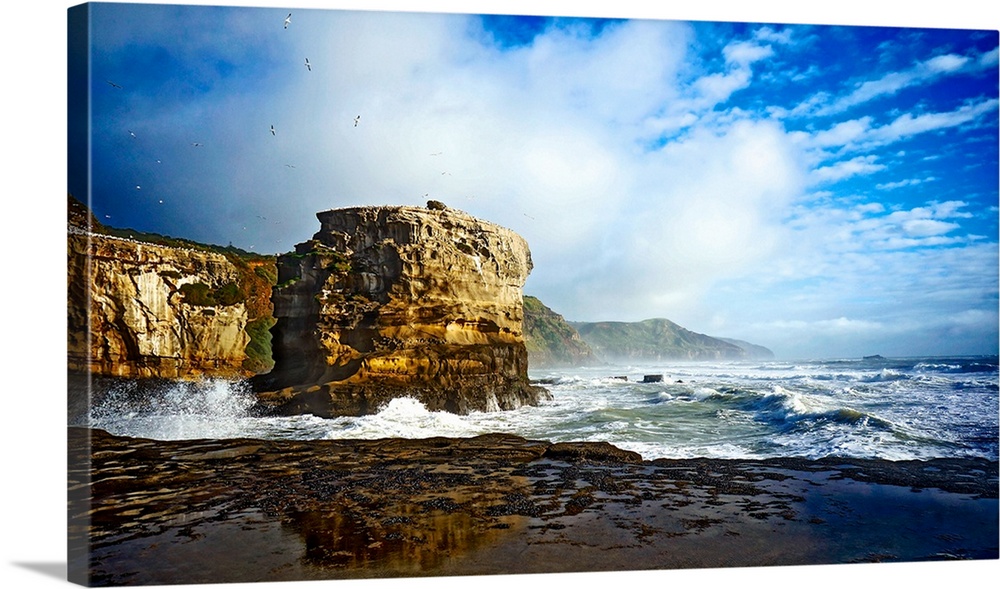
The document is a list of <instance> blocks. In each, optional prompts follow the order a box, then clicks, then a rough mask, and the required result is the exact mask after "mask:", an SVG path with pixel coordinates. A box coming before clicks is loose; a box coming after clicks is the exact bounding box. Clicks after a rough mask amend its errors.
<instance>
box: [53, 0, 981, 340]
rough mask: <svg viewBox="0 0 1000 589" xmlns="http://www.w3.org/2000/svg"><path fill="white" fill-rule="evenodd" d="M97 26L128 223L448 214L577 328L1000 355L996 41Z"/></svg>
mask: <svg viewBox="0 0 1000 589" xmlns="http://www.w3.org/2000/svg"><path fill="white" fill-rule="evenodd" d="M289 12H291V13H292V17H291V21H290V23H289V26H288V27H287V28H285V27H284V20H285V17H286V15H287V14H288V13H289ZM92 14H93V20H92V23H91V25H92V38H91V40H92V53H91V69H90V75H91V84H90V89H91V96H92V119H91V141H92V152H91V155H92V158H91V165H92V168H91V172H92V174H91V180H92V184H91V186H90V197H91V206H92V208H93V210H94V212H95V214H96V215H97V217H98V218H99V219H100V220H101V221H103V222H105V223H108V224H110V225H114V226H118V227H133V228H136V229H140V230H146V231H156V232H160V233H166V234H169V235H175V236H183V237H187V238H191V239H196V240H200V241H205V242H210V243H219V244H223V245H224V244H227V243H232V244H233V245H236V246H239V247H242V248H245V249H253V250H254V251H259V252H266V253H274V252H281V251H287V250H289V249H291V248H292V247H293V246H294V244H296V243H299V242H302V241H305V240H307V239H309V238H310V237H311V236H312V234H313V233H314V232H315V231H316V230H317V229H318V222H317V221H316V218H315V213H316V212H317V211H321V210H326V209H330V208H337V207H344V206H355V205H363V204H405V205H422V204H424V203H425V202H426V201H427V200H428V199H430V198H433V199H437V200H441V201H443V202H445V203H446V204H448V205H449V206H452V207H454V208H459V209H462V210H464V211H467V212H469V213H470V214H473V215H475V216H477V217H480V218H483V219H486V220H489V221H492V222H495V223H498V224H500V225H504V226H506V227H510V228H511V229H514V230H515V231H517V232H518V233H520V234H521V235H523V236H524V237H525V238H526V239H527V240H528V243H529V244H530V247H531V251H532V256H533V259H534V264H535V269H534V271H533V273H532V275H531V276H530V277H529V280H528V283H527V285H526V287H525V292H526V293H527V294H533V295H536V296H538V297H540V298H541V299H542V300H543V301H544V302H545V303H546V304H548V305H549V306H550V307H552V308H553V309H554V310H556V311H557V312H559V313H561V314H563V315H564V316H565V317H567V318H568V319H571V320H582V321H596V320H625V321H631V320H640V319H645V318H650V317H666V318H669V319H671V320H673V321H676V322H678V323H680V324H681V325H684V326H685V327H687V328H689V329H692V330H694V331H698V332H701V333H708V334H711V335H717V336H724V337H736V338H740V339H746V340H749V341H752V342H754V343H759V344H762V345H765V346H768V347H770V348H772V349H773V350H774V351H775V352H776V353H778V354H779V355H780V356H783V357H831V356H859V355H863V354H874V353H880V354H883V355H920V354H978V353H996V351H997V345H998V341H997V338H998V336H997V333H998V313H997V306H998V299H997V292H998V256H997V253H998V242H997V235H998V226H997V219H998V210H997V207H998V190H997V185H998V153H997V145H998V118H997V115H998V85H997V77H998V54H997V44H998V37H997V32H996V31H995V30H979V31H977V30H969V29H966V30H948V29H929V28H899V27H895V28H892V27H885V26H863V27H857V26H828V25H782V24H773V23H774V22H775V21H773V20H772V21H763V22H771V23H772V24H752V23H732V22H711V21H700V20H699V21H683V20H663V19H654V18H632V19H625V18H615V17H612V18H601V19H593V18H571V17H559V18H548V17H546V16H543V15H546V14H559V13H557V12H550V13H545V12H542V13H536V14H537V16H533V17H528V18H518V17H516V16H509V15H508V16H503V17H482V16H478V15H475V14H461V13H455V12H453V13H434V12H423V13H404V12H394V11H375V12H365V11H356V10H321V9H315V8H301V9H300V8H291V9H286V8H283V7H276V8H269V7H266V6H253V7H208V6H197V5H195V6H190V5H167V6H164V5H130V4H106V5H101V4H97V5H94V8H93V13H92ZM306 59H308V60H309V63H310V67H311V69H309V68H307V67H306V65H305V60H306ZM359 115H360V119H359V120H358V124H357V125H355V117H357V116H359ZM272 125H273V127H274V133H273V134H272V133H271V130H270V129H271V126H272ZM195 144H197V145H195ZM70 191H71V192H73V193H76V194H78V195H81V194H84V193H86V192H87V187H86V186H83V185H77V184H75V182H74V177H72V176H71V178H70Z"/></svg>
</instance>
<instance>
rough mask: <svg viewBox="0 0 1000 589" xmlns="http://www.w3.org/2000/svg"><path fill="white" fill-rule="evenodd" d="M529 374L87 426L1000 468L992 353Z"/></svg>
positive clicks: (208, 406) (179, 402)
mask: <svg viewBox="0 0 1000 589" xmlns="http://www.w3.org/2000/svg"><path fill="white" fill-rule="evenodd" d="M529 376H530V377H531V378H532V380H534V381H536V382H537V383H539V384H540V385H541V386H544V387H545V388H547V389H548V390H549V392H551V394H552V399H551V400H549V401H544V402H542V403H541V404H540V405H539V406H536V407H522V408H520V409H516V410H512V411H496V412H482V413H472V414H469V415H455V414H451V413H446V412H435V411H428V410H427V409H426V408H425V407H424V406H423V405H422V404H421V403H420V402H419V401H417V400H415V399H412V398H399V399H395V400H393V401H392V402H391V403H389V404H388V405H387V406H386V407H384V408H383V409H382V410H381V411H380V412H379V413H377V414H373V415H367V416H362V417H340V418H335V419H323V418H320V417H316V416H312V415H302V416H294V417H271V416H261V415H260V414H259V413H258V412H257V411H255V408H254V396H253V393H252V392H251V390H250V388H249V385H248V383H247V382H246V381H231V380H204V381H200V382H173V383H167V384H159V385H149V384H146V383H143V382H139V381H126V382H121V383H118V384H117V385H115V386H114V387H112V388H111V389H110V390H108V391H107V392H106V394H103V395H101V396H100V398H99V399H98V400H96V401H95V403H94V404H93V407H92V408H91V410H90V413H89V414H88V415H86V416H85V417H84V420H85V421H86V423H85V424H81V425H88V426H90V427H94V428H100V429H104V430H106V431H108V432H110V433H112V434H116V435H123V436H131V437H142V438H153V439H161V440H179V439H203V438H216V439H219V438H259V439H293V440H318V439H346V438H365V439H378V438H390V437H403V438H429V437H435V436H445V437H472V436H477V435H480V434H486V433H497V432H499V433H507V434H514V435H517V436H522V437H524V438H528V439H532V440H548V441H551V442H564V441H591V442H593V441H599V442H609V443H611V444H613V445H615V446H617V447H619V448H623V449H626V450H632V451H635V452H638V453H639V454H640V455H642V457H643V458H644V459H647V460H653V459H657V458H697V457H706V458H734V459H747V458H749V459H757V458H770V457H803V458H811V459H816V458H822V457H829V456H836V457H853V458H874V459H884V460H894V461H895V460H914V459H916V460H926V459H931V458H940V457H949V458H970V457H973V458H986V459H988V460H992V461H996V460H997V459H998V440H1000V431H998V415H1000V405H998V397H997V392H998V372H997V357H996V356H977V357H930V358H882V357H875V358H862V359H828V360H810V361H758V362H729V361H717V362H663V363H658V364H649V365H633V366H630V365H619V366H613V365H605V366H599V367H587V368H565V369H538V370H531V371H530V372H529ZM660 377H662V379H661V378H660ZM644 381H654V382H644Z"/></svg>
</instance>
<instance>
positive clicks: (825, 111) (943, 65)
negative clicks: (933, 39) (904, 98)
mask: <svg viewBox="0 0 1000 589" xmlns="http://www.w3.org/2000/svg"><path fill="white" fill-rule="evenodd" d="M995 62H996V50H995V49H994V50H992V51H990V52H989V53H986V54H983V55H980V56H979V57H978V59H973V58H970V57H968V56H964V55H955V54H950V53H949V54H943V55H937V56H935V57H932V58H930V59H927V60H925V61H923V62H920V63H918V64H916V65H915V66H914V67H912V68H910V69H908V70H905V71H897V72H889V73H886V74H884V75H883V76H882V77H880V78H878V79H874V80H867V81H864V82H861V83H859V84H858V85H857V86H856V87H855V88H854V90H852V91H851V92H849V93H848V94H846V95H844V96H842V97H840V98H838V99H836V100H833V101H832V102H826V101H816V100H815V97H813V98H812V99H810V100H807V101H806V103H804V105H803V111H800V112H815V113H816V114H819V115H823V116H828V115H833V114H837V113H841V112H844V111H845V110H847V109H849V108H852V107H854V106H858V105H860V104H864V103H866V102H869V101H871V100H874V99H876V98H879V97H882V96H891V95H893V94H896V93H898V92H899V91H901V90H903V89H905V88H909V87H912V86H918V85H920V84H924V83H928V82H931V81H935V80H937V79H938V78H940V77H942V76H947V75H956V74H960V73H964V72H970V71H979V70H982V69H985V68H988V67H992V66H993V65H995ZM824 98H826V95H824ZM805 104H808V107H806V106H805ZM817 105H822V106H820V107H819V108H817V109H815V110H813V107H815V106H817Z"/></svg>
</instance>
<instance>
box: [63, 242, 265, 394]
mask: <svg viewBox="0 0 1000 589" xmlns="http://www.w3.org/2000/svg"><path fill="white" fill-rule="evenodd" d="M67 244H68V248H67V249H68V251H67V253H68V270H69V273H68V284H67V290H68V338H69V341H68V365H69V369H70V370H71V371H76V372H89V373H91V374H94V375H107V376H127V377H139V378H148V377H155V378H190V377H197V376H225V377H232V376H239V375H245V374H246V372H245V370H244V369H243V368H242V365H243V362H244V359H245V358H246V355H245V352H244V349H245V348H246V346H247V343H248V341H249V338H248V336H247V334H246V331H245V327H246V324H247V309H246V305H245V304H244V302H243V301H242V300H240V299H241V295H240V293H239V289H238V288H237V287H236V284H237V282H238V273H237V271H236V268H235V267H234V266H233V265H232V264H231V263H230V262H229V261H228V260H227V259H226V258H225V256H222V255H220V254H213V253H208V252H201V251H195V250H188V249H183V248H174V247H166V246H158V245H152V244H148V243H141V242H136V241H131V240H128V239H122V238H117V237H110V236H106V235H100V234H96V233H90V232H88V231H86V229H81V228H79V227H76V226H73V225H71V226H70V228H69V234H68V236H67Z"/></svg>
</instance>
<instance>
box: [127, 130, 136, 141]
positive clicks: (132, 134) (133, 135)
mask: <svg viewBox="0 0 1000 589" xmlns="http://www.w3.org/2000/svg"><path fill="white" fill-rule="evenodd" d="M128 134H129V135H131V136H132V139H135V133H133V132H132V130H131V129H129V131H128Z"/></svg>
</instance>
